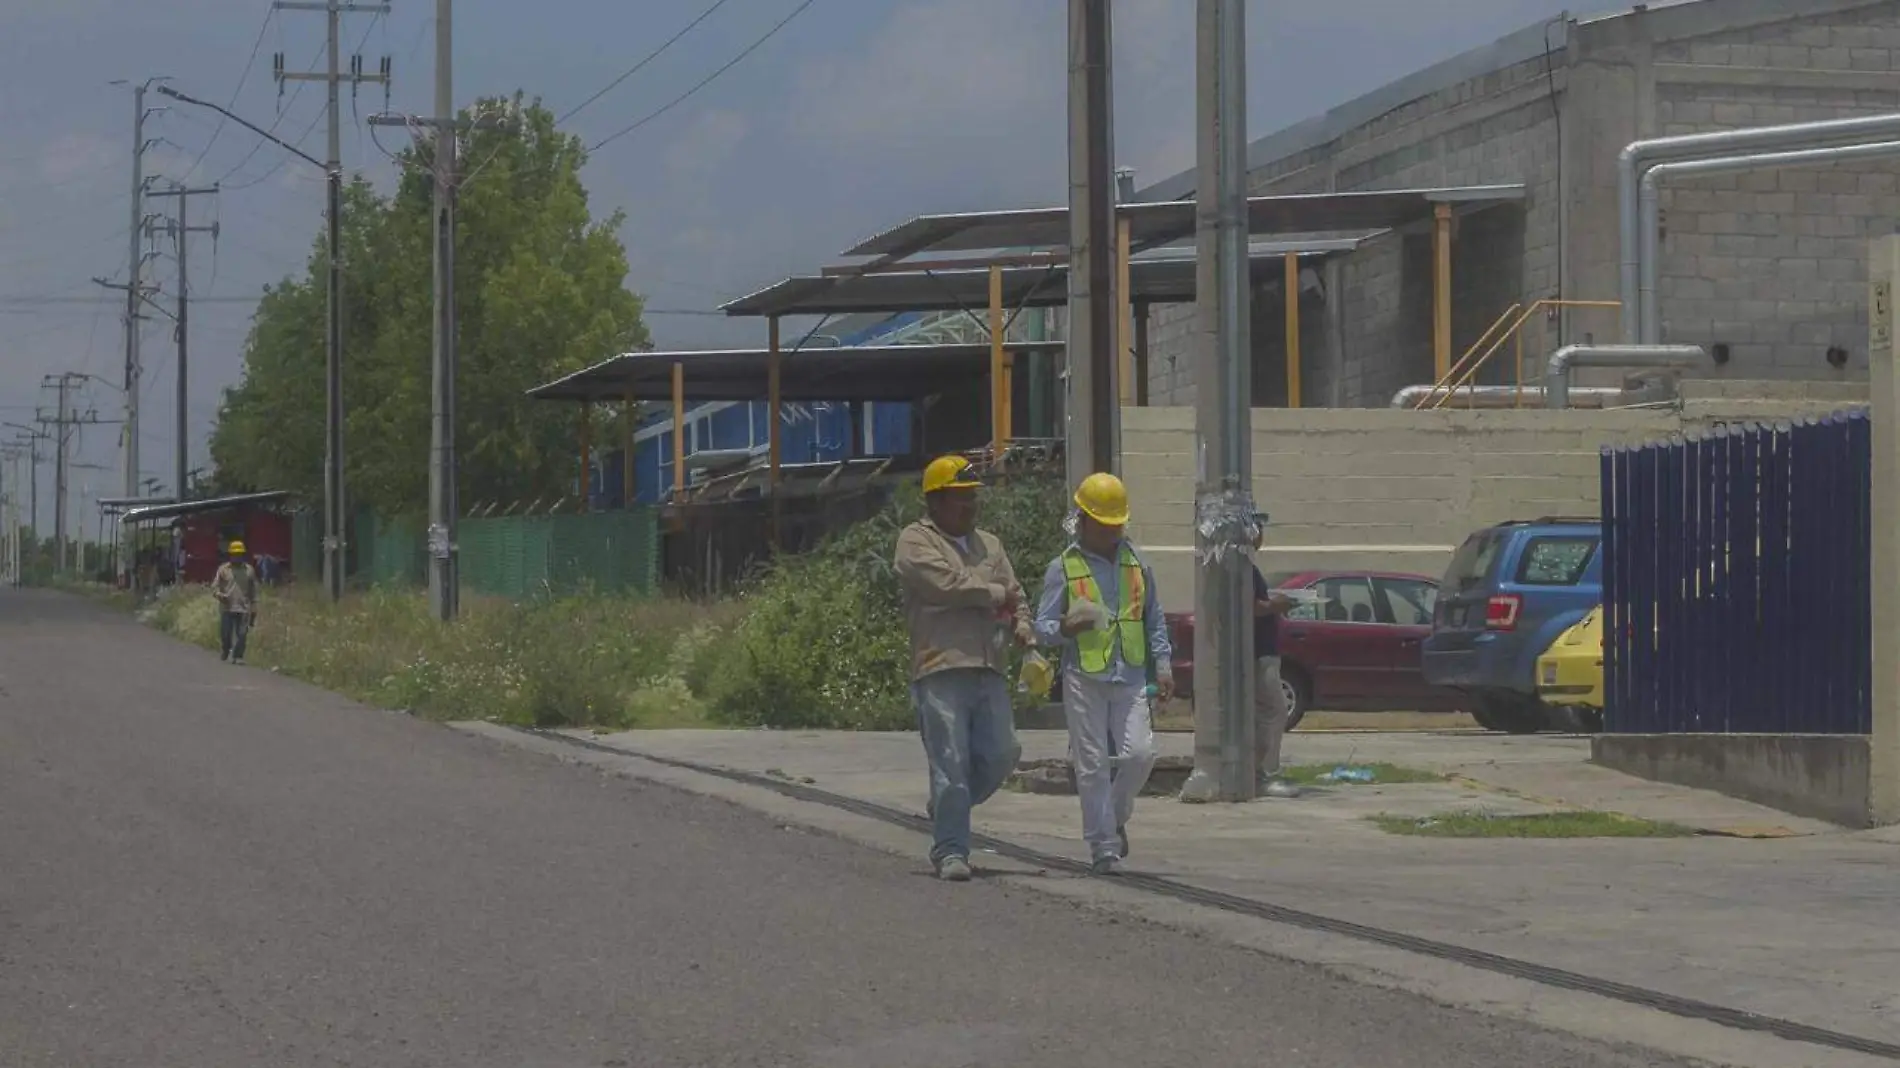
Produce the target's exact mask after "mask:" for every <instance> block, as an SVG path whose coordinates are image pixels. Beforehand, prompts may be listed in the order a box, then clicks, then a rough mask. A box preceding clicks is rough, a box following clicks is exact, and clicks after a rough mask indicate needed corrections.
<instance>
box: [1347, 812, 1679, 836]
mask: <svg viewBox="0 0 1900 1068" xmlns="http://www.w3.org/2000/svg"><path fill="white" fill-rule="evenodd" d="M1371 819H1372V822H1373V823H1375V824H1377V825H1378V827H1379V829H1380V830H1382V831H1385V832H1386V833H1388V834H1404V835H1412V836H1414V837H1420V838H1685V837H1688V836H1690V835H1693V834H1695V833H1696V832H1695V831H1694V830H1692V829H1690V828H1688V827H1683V826H1680V825H1678V824H1674V823H1658V822H1656V821H1655V820H1645V819H1637V818H1636V817H1634V816H1624V815H1619V814H1618V813H1615V812H1544V813H1538V814H1536V815H1529V816H1494V815H1490V814H1488V813H1484V812H1449V813H1444V814H1441V815H1437V816H1425V817H1422V818H1421V817H1417V816H1373V817H1371Z"/></svg>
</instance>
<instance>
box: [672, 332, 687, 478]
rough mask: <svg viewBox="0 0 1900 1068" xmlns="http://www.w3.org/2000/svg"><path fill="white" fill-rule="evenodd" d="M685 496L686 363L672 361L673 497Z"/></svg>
mask: <svg viewBox="0 0 1900 1068" xmlns="http://www.w3.org/2000/svg"><path fill="white" fill-rule="evenodd" d="M685 497H686V365H685V364H684V363H681V362H679V361H678V360H675V361H673V499H674V500H676V501H678V500H683V499H684V498H685Z"/></svg>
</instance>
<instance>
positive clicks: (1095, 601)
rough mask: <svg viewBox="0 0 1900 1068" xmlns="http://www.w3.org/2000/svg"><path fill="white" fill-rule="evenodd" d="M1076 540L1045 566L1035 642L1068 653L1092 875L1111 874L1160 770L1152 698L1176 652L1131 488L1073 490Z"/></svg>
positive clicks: (1066, 685)
mask: <svg viewBox="0 0 1900 1068" xmlns="http://www.w3.org/2000/svg"><path fill="white" fill-rule="evenodd" d="M1074 503H1075V507H1076V515H1075V540H1074V541H1073V542H1072V543H1070V545H1069V547H1068V548H1067V549H1064V550H1063V551H1062V554H1061V555H1060V556H1057V557H1056V558H1055V559H1054V560H1052V561H1050V562H1049V569H1048V571H1047V572H1046V573H1045V574H1044V575H1043V580H1042V597H1041V600H1040V602H1039V604H1038V608H1037V613H1036V623H1035V629H1036V637H1037V639H1038V640H1039V641H1040V642H1041V643H1042V644H1043V645H1046V646H1050V647H1060V648H1061V649H1062V711H1063V716H1064V718H1065V719H1066V720H1067V721H1068V726H1069V759H1070V761H1071V763H1072V765H1073V767H1074V768H1075V789H1076V793H1077V794H1078V795H1079V796H1080V798H1081V801H1082V837H1083V839H1084V841H1086V842H1087V843H1088V848H1089V860H1090V864H1091V870H1092V871H1094V873H1095V874H1097V875H1114V874H1117V873H1119V872H1120V871H1121V862H1122V860H1123V859H1125V858H1126V857H1127V856H1128V820H1129V818H1130V817H1132V816H1133V815H1134V812H1135V798H1137V797H1139V796H1140V795H1141V791H1142V788H1143V787H1144V786H1146V785H1147V784H1148V776H1149V774H1150V773H1151V772H1153V771H1154V766H1155V756H1156V753H1155V739H1154V720H1153V715H1152V709H1151V704H1150V698H1151V697H1154V698H1158V699H1159V700H1161V701H1167V700H1168V699H1169V698H1171V697H1173V696H1174V669H1173V658H1174V648H1173V646H1172V644H1170V642H1169V640H1168V624H1167V618H1166V616H1165V615H1164V614H1163V613H1162V611H1161V598H1160V596H1159V594H1158V593H1157V592H1156V590H1155V581H1154V572H1152V571H1151V570H1149V568H1148V565H1147V564H1145V563H1143V562H1142V559H1141V556H1140V554H1139V553H1137V552H1136V551H1135V547H1134V545H1133V544H1131V543H1130V542H1129V541H1128V538H1127V536H1126V531H1127V527H1128V488H1127V487H1126V486H1124V485H1123V484H1122V480H1121V479H1119V478H1116V477H1115V476H1114V475H1111V474H1107V473H1105V472H1100V473H1097V474H1093V475H1090V476H1089V477H1088V478H1086V479H1083V480H1082V485H1081V486H1080V487H1078V488H1077V489H1076V491H1075V500H1074Z"/></svg>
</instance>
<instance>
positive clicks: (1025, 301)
mask: <svg viewBox="0 0 1900 1068" xmlns="http://www.w3.org/2000/svg"><path fill="white" fill-rule="evenodd" d="M1362 243H1363V239H1361V238H1352V237H1335V238H1312V239H1308V240H1293V241H1274V242H1262V243H1256V244H1255V245H1254V246H1253V248H1252V250H1251V255H1252V260H1251V268H1252V272H1253V276H1254V282H1255V283H1256V284H1265V283H1267V282H1271V281H1276V280H1277V279H1279V277H1280V272H1281V264H1282V262H1283V261H1284V260H1285V258H1286V257H1287V256H1288V255H1293V256H1298V257H1299V258H1300V259H1302V260H1304V261H1309V262H1310V261H1314V260H1318V259H1322V258H1324V257H1326V256H1329V255H1338V254H1342V253H1347V252H1351V251H1352V250H1354V249H1356V248H1358V247H1359V246H1360V245H1361V244H1362ZM906 266H907V267H911V268H912V269H908V270H902V271H890V272H880V273H875V274H828V275H795V276H793V277H791V278H787V279H785V280H784V281H781V282H778V283H775V284H774V285H771V286H768V287H767V288H765V289H762V290H759V291H758V292H756V293H752V294H749V295H747V296H744V297H740V298H739V299H738V300H734V301H731V302H729V303H727V304H724V305H722V306H721V307H720V309H719V310H720V311H723V312H725V313H726V314H727V315H731V316H740V317H746V316H761V317H763V316H773V315H781V316H790V315H851V314H857V313H860V312H876V313H886V314H897V313H901V312H937V311H974V310H976V309H980V308H983V307H986V306H987V305H988V303H989V299H990V292H989V287H990V280H989V271H988V270H986V269H981V268H961V269H955V270H941V271H939V270H919V269H915V268H916V267H920V266H922V265H906ZM1000 270H1001V273H1002V283H1003V288H1002V302H1003V304H1004V305H1005V306H1006V307H1011V308H1058V307H1062V306H1063V305H1065V304H1066V303H1068V299H1069V268H1068V265H1067V264H1065V263H1051V264H1049V265H1047V266H1040V267H1037V266H1021V267H1002V268H1000ZM1194 278H1195V264H1194V257H1192V256H1184V255H1179V254H1170V255H1165V256H1141V257H1135V258H1133V259H1130V260H1129V262H1128V280H1129V301H1130V302H1131V303H1133V304H1135V305H1137V306H1140V305H1150V304H1190V303H1193V301H1194ZM1010 348H1011V349H1012V350H1020V349H1021V348H1022V346H1020V345H1018V344H1016V343H1014V342H1011V343H1010Z"/></svg>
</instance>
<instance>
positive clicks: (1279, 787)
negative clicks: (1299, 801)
mask: <svg viewBox="0 0 1900 1068" xmlns="http://www.w3.org/2000/svg"><path fill="white" fill-rule="evenodd" d="M1258 792H1259V794H1260V796H1261V797H1271V798H1275V799H1280V800H1284V799H1287V798H1294V797H1298V796H1300V788H1299V787H1297V786H1295V785H1293V784H1292V783H1290V782H1288V781H1286V780H1285V779H1282V778H1280V777H1279V776H1278V775H1274V776H1271V777H1269V778H1265V779H1262V780H1260V789H1259V791H1258Z"/></svg>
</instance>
